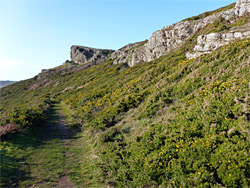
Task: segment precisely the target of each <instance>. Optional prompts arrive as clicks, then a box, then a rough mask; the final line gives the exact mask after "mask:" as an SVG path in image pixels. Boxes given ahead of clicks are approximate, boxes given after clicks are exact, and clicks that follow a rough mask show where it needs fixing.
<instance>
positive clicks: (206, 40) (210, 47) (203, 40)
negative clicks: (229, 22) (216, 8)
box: [186, 31, 250, 59]
mask: <svg viewBox="0 0 250 188" xmlns="http://www.w3.org/2000/svg"><path fill="white" fill-rule="evenodd" d="M248 37H250V31H246V32H228V33H211V34H208V35H201V36H199V37H198V38H197V45H196V46H195V47H194V53H190V52H188V53H186V57H187V58H188V59H192V58H196V57H198V56H200V55H202V54H207V53H211V52H213V51H214V50H216V49H217V48H219V47H222V46H224V45H226V44H229V43H230V42H233V41H235V40H236V39H243V38H248Z"/></svg>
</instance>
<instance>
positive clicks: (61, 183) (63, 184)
mask: <svg viewBox="0 0 250 188" xmlns="http://www.w3.org/2000/svg"><path fill="white" fill-rule="evenodd" d="M58 116H59V122H58V129H59V131H60V132H61V135H62V141H63V144H64V145H65V146H68V145H69V144H70V143H69V142H70V140H69V139H68V138H69V132H68V129H67V127H66V121H65V119H64V117H63V116H62V114H61V112H59V113H58ZM65 157H67V153H65ZM58 187H60V188H75V185H74V184H73V183H72V182H70V180H69V178H68V176H62V177H60V178H59V180H58Z"/></svg>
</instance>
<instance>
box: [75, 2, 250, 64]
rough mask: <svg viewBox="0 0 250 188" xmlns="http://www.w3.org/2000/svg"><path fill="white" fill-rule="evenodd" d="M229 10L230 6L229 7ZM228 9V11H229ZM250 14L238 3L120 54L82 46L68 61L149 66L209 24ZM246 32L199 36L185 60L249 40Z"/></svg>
mask: <svg viewBox="0 0 250 188" xmlns="http://www.w3.org/2000/svg"><path fill="white" fill-rule="evenodd" d="M231 7H232V6H231ZM231 7H229V8H231ZM246 12H250V0H238V1H237V3H236V5H235V7H233V8H231V9H224V10H221V11H218V12H210V13H208V14H207V15H206V14H205V16H197V17H195V18H190V19H186V20H184V21H181V22H178V23H175V24H172V25H169V26H165V27H163V28H162V29H161V30H158V31H156V32H154V33H153V34H152V36H151V37H150V38H149V39H148V40H145V41H142V42H137V43H133V44H128V45H126V46H124V47H122V48H121V49H119V50H116V51H113V50H102V49H95V48H89V47H84V46H72V47H71V60H72V61H73V62H75V63H77V64H85V63H94V64H99V63H101V62H104V61H105V60H106V58H107V57H109V55H110V54H111V55H110V57H111V59H113V63H114V64H120V63H125V64H127V65H129V66H134V65H137V64H140V63H143V62H150V61H152V60H155V59H157V58H159V57H160V56H162V55H166V54H167V53H169V52H171V51H173V50H175V49H178V48H179V47H181V46H182V45H183V44H184V43H185V42H186V41H187V40H188V39H189V38H190V37H192V36H193V35H194V34H195V33H197V32H198V31H199V30H200V29H202V28H205V27H206V26H208V24H212V23H215V22H216V21H218V19H225V20H228V22H230V23H231V22H234V20H237V19H236V18H237V17H239V16H243V15H244V14H245V13H246ZM249 31H250V28H249V29H248V30H244V31H237V32H233V31H230V32H228V33H210V34H208V35H202V36H199V37H198V39H197V45H196V46H195V48H194V49H190V52H187V54H186V57H187V58H189V59H190V58H195V57H198V56H200V55H202V54H205V53H211V52H212V51H214V50H216V49H217V48H219V47H221V46H223V45H226V44H228V43H230V42H233V41H235V40H236V39H241V38H245V37H249Z"/></svg>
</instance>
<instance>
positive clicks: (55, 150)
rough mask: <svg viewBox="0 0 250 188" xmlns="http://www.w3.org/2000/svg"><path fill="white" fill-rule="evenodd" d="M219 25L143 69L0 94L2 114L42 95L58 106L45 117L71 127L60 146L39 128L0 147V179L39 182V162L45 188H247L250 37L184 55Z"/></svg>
mask: <svg viewBox="0 0 250 188" xmlns="http://www.w3.org/2000/svg"><path fill="white" fill-rule="evenodd" d="M227 8H228V7H227ZM238 22H239V23H240V25H241V23H242V22H241V21H238ZM235 23H237V22H235ZM225 24H227V25H226V26H228V23H227V22H226V21H225V20H224V19H219V20H218V22H216V23H214V24H210V25H208V26H207V27H205V28H203V30H200V31H198V32H197V33H195V34H194V36H193V37H192V38H191V39H189V40H188V41H187V42H186V44H185V46H183V47H182V48H180V49H177V50H176V51H173V52H172V53H170V54H167V55H165V56H162V57H160V58H158V59H156V60H154V61H152V62H149V63H143V64H140V65H137V66H134V67H130V68H126V69H124V66H123V65H113V64H112V63H113V62H112V61H107V62H105V63H102V64H99V65H97V66H93V67H90V68H88V69H85V70H80V71H76V72H74V73H72V72H63V73H55V74H54V75H48V76H47V77H46V79H45V80H39V81H37V80H35V78H34V79H31V80H27V81H23V82H20V83H16V84H14V85H11V86H8V87H6V88H3V89H2V90H1V92H2V94H3V102H2V104H3V107H2V109H1V112H2V114H5V113H8V112H10V111H12V108H14V107H20V108H27V106H29V105H30V106H31V107H32V106H37V105H39V104H41V103H42V101H44V99H45V98H46V97H47V98H48V97H49V98H50V99H54V100H56V101H60V102H61V103H62V104H61V105H60V106H54V108H53V109H52V110H53V111H54V112H53V113H52V115H53V114H54V115H53V116H52V117H51V119H50V121H51V122H53V121H54V123H56V122H57V119H56V117H57V116H56V115H55V114H56V110H57V109H58V108H62V109H63V114H64V116H65V117H66V120H67V122H68V125H69V127H71V137H70V142H69V143H68V146H67V147H63V145H62V143H61V141H60V138H61V137H60V135H57V134H55V133H56V131H50V132H51V133H50V134H55V135H54V139H51V140H41V139H40V138H41V137H40V135H41V133H42V129H35V130H26V132H21V133H19V134H16V135H15V136H14V137H12V138H9V139H7V140H5V141H3V142H2V143H1V144H2V146H1V147H3V161H4V163H3V165H5V166H4V168H3V169H5V171H4V176H3V177H4V178H5V179H4V182H5V183H6V184H10V183H12V185H14V183H16V184H18V185H22V186H28V185H32V184H36V183H38V182H43V181H44V182H46V181H47V180H46V178H45V179H43V178H41V177H43V176H44V174H46V170H44V169H43V168H42V167H41V166H40V165H34V164H36V163H39V164H44V165H48V166H49V167H50V165H51V164H52V165H54V166H57V165H59V167H58V168H57V169H51V171H50V172H47V173H48V174H50V179H49V180H48V181H47V182H49V186H54V185H55V183H56V179H57V178H58V177H59V176H61V175H62V174H63V173H65V174H66V175H68V176H69V177H70V179H71V181H72V182H74V183H75V184H76V185H77V186H79V187H220V186H221V187H247V186H248V185H249V182H250V179H249V173H250V172H249V169H250V168H249V164H250V163H249V162H250V161H249V155H250V153H249V147H250V145H249V143H250V140H249V129H250V122H249V121H250V117H249V111H250V98H249V93H250V87H249V83H250V77H249V57H250V56H249V54H250V41H249V39H244V40H239V41H235V42H234V43H231V44H228V45H225V46H224V47H221V48H219V49H218V50H216V51H215V52H213V53H211V54H206V55H203V56H200V57H198V58H196V59H192V60H187V59H186V58H185V52H186V51H188V50H190V49H192V46H193V45H195V43H196V38H197V36H198V35H201V34H205V33H210V32H212V31H214V30H216V31H221V30H222V29H223V27H224V26H223V25H225ZM43 81H44V82H43ZM38 83H39V84H40V86H39V87H37V88H34V87H33V86H34V85H37V84H38ZM79 131H80V132H79ZM15 140H17V141H15ZM18 142H19V143H20V144H18ZM9 151H11V152H9ZM49 153H52V156H53V157H51V156H50V155H49ZM64 154H65V155H66V154H67V155H66V156H67V157H66V160H65V157H63V155H64ZM24 159H25V160H24ZM65 169H67V170H66V171H65ZM16 170H19V171H22V173H18V174H19V175H17V174H16V175H15V173H14V172H15V171H16ZM20 174H21V175H20ZM45 177H46V176H45ZM14 180H16V181H14ZM45 186H46V185H45Z"/></svg>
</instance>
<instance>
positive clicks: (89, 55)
mask: <svg viewBox="0 0 250 188" xmlns="http://www.w3.org/2000/svg"><path fill="white" fill-rule="evenodd" d="M112 52H114V50H106V49H96V48H89V47H85V46H76V45H73V46H71V52H70V56H71V61H73V62H75V63H77V64H85V63H90V62H96V63H97V64H98V63H100V62H102V61H104V60H105V59H106V58H107V57H108V56H109V55H110V54H111V53H112Z"/></svg>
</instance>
